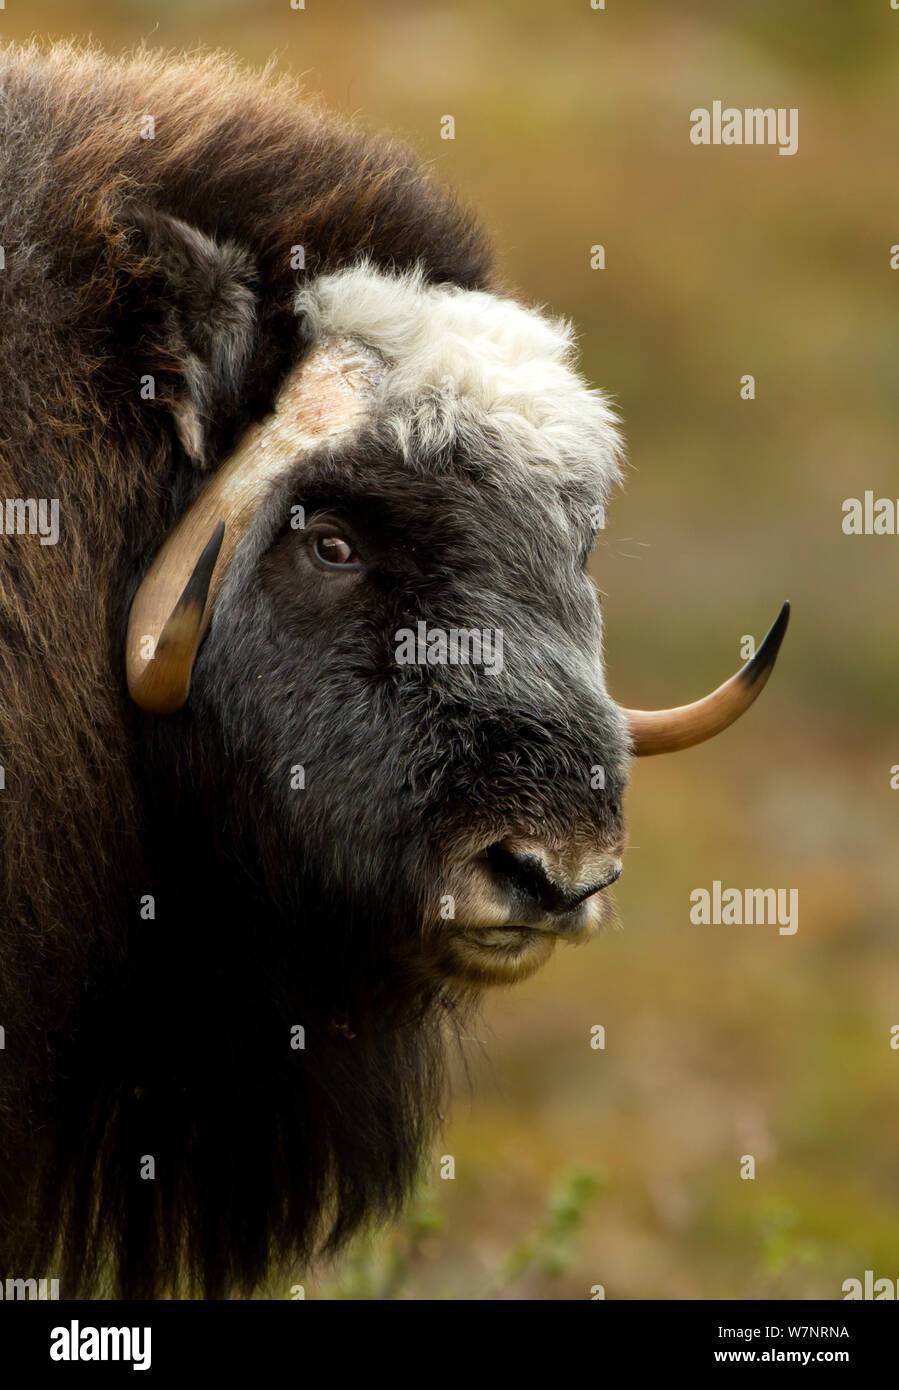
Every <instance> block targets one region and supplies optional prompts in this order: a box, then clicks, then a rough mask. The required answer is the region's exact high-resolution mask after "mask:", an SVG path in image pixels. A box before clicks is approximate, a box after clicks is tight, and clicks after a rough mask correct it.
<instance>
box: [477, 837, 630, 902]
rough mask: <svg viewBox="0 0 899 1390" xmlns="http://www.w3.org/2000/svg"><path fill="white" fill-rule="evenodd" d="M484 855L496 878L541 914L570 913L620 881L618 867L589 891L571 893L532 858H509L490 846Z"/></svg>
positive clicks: (506, 851) (500, 847)
mask: <svg viewBox="0 0 899 1390" xmlns="http://www.w3.org/2000/svg"><path fill="white" fill-rule="evenodd" d="M486 853H487V862H488V863H489V864H490V867H491V868H492V870H493V872H494V874H495V875H496V877H497V878H498V879H500V880H502V881H504V882H505V883H506V884H507V885H508V886H509V887H511V888H512V889H513V890H515V891H516V892H517V893H519V894H521V895H523V896H524V897H525V898H526V899H528V901H529V902H530V903H536V904H537V905H538V906H539V907H541V908H542V909H543V911H544V912H554V913H562V912H571V911H573V909H574V908H576V907H578V906H579V904H580V903H582V902H584V901H585V900H586V899H587V898H590V897H592V896H593V894H594V893H598V892H599V891H600V889H601V888H607V887H608V886H609V884H610V883H614V882H615V880H616V879H617V878H620V877H621V866H620V865H616V866H615V869H614V871H613V872H612V873H611V874H609V875H608V876H607V877H606V878H604V879H602V880H601V881H600V882H597V883H593V884H591V885H590V887H589V888H580V889H576V890H572V889H570V888H564V887H563V886H562V884H560V883H556V882H555V880H554V879H552V878H550V876H549V874H548V873H547V870H546V865H545V864H544V863H543V860H542V859H540V858H539V857H538V856H537V855H536V854H522V855H518V854H513V853H512V851H511V850H510V849H507V848H506V846H505V845H502V844H496V845H490V847H489V848H488V849H487V851H486Z"/></svg>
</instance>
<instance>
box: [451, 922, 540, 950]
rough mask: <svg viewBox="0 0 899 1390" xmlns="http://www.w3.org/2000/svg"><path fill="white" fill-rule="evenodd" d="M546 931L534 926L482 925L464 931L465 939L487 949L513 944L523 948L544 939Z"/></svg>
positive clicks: (496, 948)
mask: <svg viewBox="0 0 899 1390" xmlns="http://www.w3.org/2000/svg"><path fill="white" fill-rule="evenodd" d="M545 938H546V933H545V932H541V931H537V930H536V929H535V928H534V927H483V928H481V929H480V930H478V929H477V928H475V929H473V930H471V931H468V932H466V933H465V940H466V941H470V942H474V943H475V945H477V946H486V947H488V948H489V949H495V950H508V949H509V947H510V946H514V947H516V948H517V949H519V950H523V949H524V948H525V947H526V946H529V945H533V944H534V943H535V942H537V941H542V940H545Z"/></svg>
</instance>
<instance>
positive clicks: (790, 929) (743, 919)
mask: <svg viewBox="0 0 899 1390" xmlns="http://www.w3.org/2000/svg"><path fill="white" fill-rule="evenodd" d="M690 902H691V903H692V904H693V906H692V907H691V908H690V921H691V922H692V923H693V924H694V925H695V926H700V927H701V926H716V927H720V926H725V927H733V926H736V927H742V926H748V927H751V926H769V927H775V926H776V927H777V928H778V931H779V933H780V935H781V936H793V935H795V933H796V932H797V931H798V929H799V889H798V888H722V886H721V880H720V879H717V878H716V879H715V880H714V882H713V883H712V888H711V891H709V889H708V888H694V889H693V891H692V893H691V894H690Z"/></svg>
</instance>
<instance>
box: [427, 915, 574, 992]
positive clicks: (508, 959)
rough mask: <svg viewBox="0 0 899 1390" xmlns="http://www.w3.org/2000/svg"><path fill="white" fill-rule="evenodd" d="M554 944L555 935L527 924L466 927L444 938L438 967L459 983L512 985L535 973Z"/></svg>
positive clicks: (543, 963)
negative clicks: (443, 947)
mask: <svg viewBox="0 0 899 1390" xmlns="http://www.w3.org/2000/svg"><path fill="white" fill-rule="evenodd" d="M555 945H556V937H554V936H552V935H550V934H549V933H548V932H544V931H537V930H535V929H533V928H530V927H505V928H500V927H483V928H467V929H466V930H465V931H463V932H458V933H455V934H454V935H453V936H452V937H450V938H449V939H448V941H447V942H446V946H445V952H444V954H443V956H442V959H441V961H440V971H441V974H442V975H443V977H444V979H446V980H447V981H449V982H455V983H458V984H462V985H475V986H478V985H480V986H484V985H513V984H517V983H518V981H519V980H526V979H527V978H528V977H529V976H530V975H534V974H536V972H537V971H538V970H539V969H540V968H541V966H543V965H545V964H546V962H547V961H548V960H549V958H550V956H551V955H552V953H553V951H554V949H555Z"/></svg>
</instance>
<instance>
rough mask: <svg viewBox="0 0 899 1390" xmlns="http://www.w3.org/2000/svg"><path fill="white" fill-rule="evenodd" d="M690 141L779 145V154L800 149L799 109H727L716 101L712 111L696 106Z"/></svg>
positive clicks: (712, 143)
mask: <svg viewBox="0 0 899 1390" xmlns="http://www.w3.org/2000/svg"><path fill="white" fill-rule="evenodd" d="M690 142H691V144H694V145H777V147H778V149H777V153H778V154H795V153H796V151H797V150H798V149H799V107H798V106H789V107H787V106H777V107H774V106H765V107H762V106H747V107H744V108H743V109H741V108H740V107H739V106H725V105H724V103H723V102H720V101H713V102H712V107H711V110H709V109H708V107H706V106H696V107H694V109H693V110H692V111H691V112H690Z"/></svg>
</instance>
